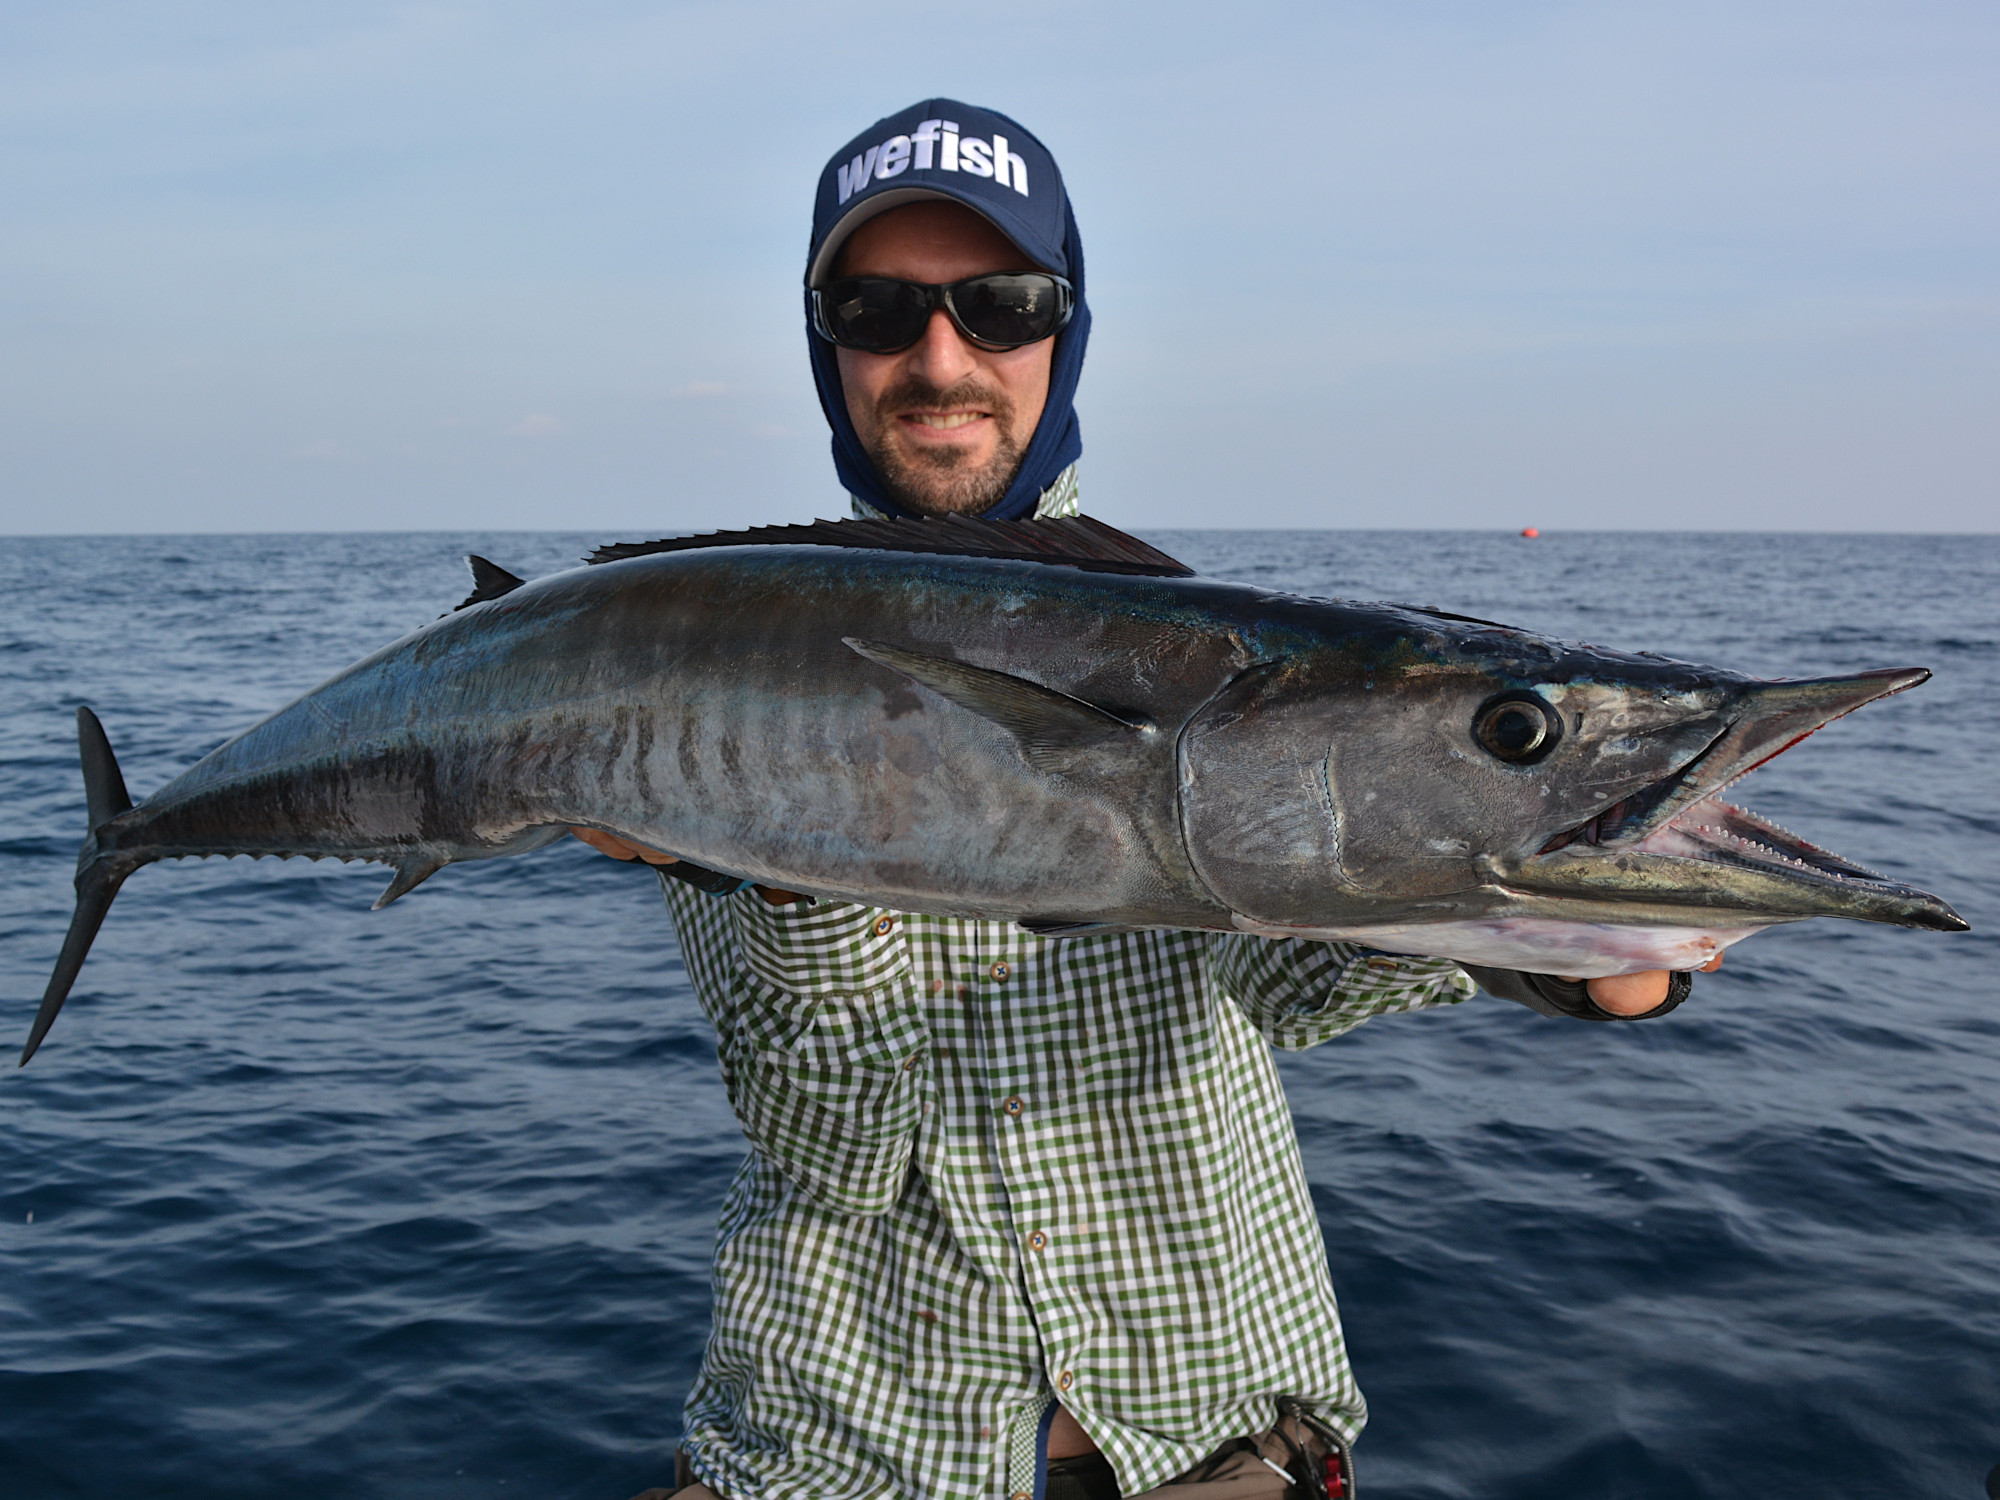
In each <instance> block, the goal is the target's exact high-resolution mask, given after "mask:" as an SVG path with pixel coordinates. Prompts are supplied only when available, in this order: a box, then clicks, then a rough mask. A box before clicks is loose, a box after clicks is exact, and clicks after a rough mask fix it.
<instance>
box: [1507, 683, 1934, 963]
mask: <svg viewBox="0 0 2000 1500" xmlns="http://www.w3.org/2000/svg"><path fill="white" fill-rule="evenodd" d="M1930 675H1931V674H1930V673H1929V672H1928V671H1927V670H1925V669H1924V668H1921V667H1906V668H1891V669H1888V670H1885V671H1877V672H1865V673H1861V674H1859V675H1857V676H1853V677H1830V678H1817V679H1809V680H1801V681H1792V682H1773V683H1757V684H1753V685H1751V686H1749V687H1747V688H1746V689H1745V690H1744V692H1743V694H1742V697H1741V699H1740V701H1739V704H1738V705H1737V708H1736V711H1735V712H1734V713H1733V714H1732V715H1731V717H1730V722H1729V723H1728V726H1727V728H1725V729H1724V730H1723V731H1722V733H1721V734H1720V735H1718V736H1717V738H1716V739H1715V741H1714V742H1713V743H1712V744H1710V745H1709V746H1708V747H1707V748H1706V749H1705V750H1703V751H1702V752H1701V753H1700V754H1699V755H1697V756H1695V757H1694V758H1693V759H1692V760H1691V761H1690V762H1689V763H1688V764H1687V765H1685V766H1683V767H1682V768H1680V769H1679V770H1678V771H1676V772H1674V773H1673V774H1672V775H1670V776H1668V777H1665V778H1663V779H1662V780H1661V781H1659V782H1656V783H1654V784H1653V785H1651V786H1649V787H1646V788H1643V789H1641V790H1640V791H1638V792H1636V793H1633V794H1631V795H1628V796H1626V797H1624V798H1621V799H1620V800H1619V801H1618V802H1616V803H1614V804H1612V805H1611V806H1609V807H1607V808H1605V809H1603V810H1602V811H1601V812H1599V813H1597V814H1596V815H1595V816H1593V817H1591V818H1589V819H1587V820H1586V821H1585V822H1583V823H1581V824H1578V825H1574V826H1572V827H1571V828H1568V829H1565V830H1563V831H1562V832H1560V833H1558V834H1557V835H1556V836H1555V837H1553V838H1551V839H1549V840H1548V842H1547V843H1546V844H1544V845H1543V846H1542V848H1541V849H1540V850H1539V851H1538V852H1536V853H1535V854H1534V855H1532V856H1530V857H1528V858H1526V859H1523V860H1516V861H1508V860H1501V859H1495V858H1487V859H1485V860H1482V861H1481V873H1482V875H1484V876H1485V878H1486V879H1487V880H1488V881H1489V882H1490V883H1492V884H1493V885H1495V886H1498V887H1501V888H1503V889H1505V890H1507V891H1509V892H1512V893H1517V894H1519V895H1521V896H1525V897H1529V898H1531V899H1537V898H1538V899H1540V900H1544V901H1545V900H1548V899H1551V898H1553V899H1555V900H1556V901H1558V902H1561V903H1562V905H1563V906H1564V908H1565V909H1566V910H1565V914H1568V913H1569V912H1575V913H1576V914H1578V915H1579V916H1581V915H1583V914H1584V913H1585V912H1587V910H1588V908H1589V907H1590V906H1591V905H1592V904H1594V903H1604V904H1606V905H1609V906H1627V905H1631V904H1634V903H1638V904H1642V905H1649V906H1657V907H1658V908H1661V909H1662V911H1663V914H1667V913H1672V912H1675V911H1679V910H1684V909H1688V908H1695V909H1702V910H1706V911H1707V912H1710V913H1713V914H1714V916H1715V917H1716V919H1717V920H1718V921H1721V922H1724V923H1726V924H1730V925H1745V924H1747V925H1751V926H1761V925H1767V924H1769V923H1772V922H1785V921H1798V920H1801V919H1804V918H1808V917H1849V918H1854V919H1856V920H1860V921H1864V922H1884V923H1889V924H1891V925H1894V926H1898V927H1919V928H1927V929H1929V930H1931V931H1935V932H1964V931H1966V930H1968V924H1967V923H1966V922H1965V920H1964V919H1963V918H1962V917H1960V916H1959V915H1958V913H1957V912H1955V911H1953V910H1952V909H1951V907H1950V906H1949V905H1947V904H1946V903H1945V902H1944V901H1942V900H1940V899H1939V898H1938V897H1936V896H1933V895H1931V894H1930V893H1929V892H1927V891H1921V890H1918V889H1917V888H1916V887H1914V886H1909V885H1904V884H1902V883H1901V882H1900V881H1895V880H1891V879H1889V878H1888V877H1887V876H1884V875H1882V874H1880V873H1878V872H1876V871H1874V870H1871V869H1869V868H1867V867H1866V866H1865V865H1859V864H1856V863H1854V862H1853V861H1852V860H1848V859H1845V858H1842V857H1841V856H1840V855H1837V854H1833V853H1831V852H1830V851H1828V850H1825V849H1822V848H1820V847H1819V846H1818V845H1816V844H1811V843H1808V842H1807V841H1806V840H1804V839H1802V838H1800V837H1799V836H1798V835H1797V834H1795V833H1792V832H1790V831H1789V830H1787V829H1784V828H1780V827H1779V826H1778V825H1777V824H1775V823H1772V822H1770V821H1768V820H1766V819H1764V818H1760V817H1758V816H1757V815H1756V814H1754V813H1751V812H1748V811H1746V810H1745V809H1743V808H1741V807H1738V806H1736V805H1734V804H1733V803H1730V802H1726V801H1724V800H1723V798H1722V795H1721V794H1722V793H1723V792H1724V791H1726V790H1728V789H1729V788H1730V787H1732V786H1733V785H1734V784H1735V783H1736V782H1738V781H1740V780H1742V779H1743V777H1745V776H1747V775H1749V773H1750V772H1751V771H1754V770H1756V769H1757V768H1758V767H1759V766H1761V765H1764V764H1765V763H1767V762H1768V761H1770V760H1771V759H1773V758H1774V757H1776V756H1778V755H1781V754H1783V753H1784V752H1785V751H1786V750H1788V749H1790V748H1791V747H1792V746H1794V745H1796V744H1798V743H1799V741H1801V740H1803V739H1804V738H1806V736H1807V735H1809V734H1811V733H1813V732H1814V731H1815V730H1817V729H1819V728H1821V727H1822V726H1824V725H1826V724H1829V723H1831V722H1832V721H1833V720H1835V719H1837V718H1840V717H1842V716H1843V715H1845V714H1849V713H1852V712H1853V711H1854V710H1855V709H1857V708H1860V707H1861V706H1862V705H1863V704H1866V703H1872V702H1873V701H1875V700H1876V699H1878V698H1886V697H1888V696H1890V695H1891V694H1893V693H1900V692H1905V691H1907V690H1908V689H1910V688H1913V687H1916V686H1918V685H1920V684H1922V683H1924V682H1926V681H1928V680H1929V678H1930Z"/></svg>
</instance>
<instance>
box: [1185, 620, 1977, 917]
mask: <svg viewBox="0 0 2000 1500" xmlns="http://www.w3.org/2000/svg"><path fill="white" fill-rule="evenodd" d="M1929 676H1930V674H1929V672H1927V671H1925V670H1924V669H1922V668H1895V669H1889V670H1885V671H1877V672H1864V673H1860V674H1857V675H1854V676H1847V677H1829V678H1816V679H1809V680H1794V681H1761V680H1757V679H1753V678H1750V677H1746V676H1744V675H1742V674H1740V673H1735V672H1730V671H1727V670H1724V669H1720V668H1712V667H1702V666H1696V665H1692V664H1689V663H1685V662H1677V661H1672V660H1669V659H1667V658H1664V657H1658V656H1652V655H1649V654H1645V653H1628V652H1616V651H1607V650H1603V649H1600V648H1597V647H1590V646H1580V645H1572V644H1568V643H1564V642H1559V641H1552V640H1549V639H1547V638H1544V637H1541V636H1537V635H1534V634H1531V633H1529V632H1526V631H1518V630H1512V629H1509V628H1507V627H1504V626H1497V625H1491V624H1488V623H1485V622H1479V621H1471V620H1465V619H1462V618H1460V617H1453V616H1444V615H1439V614H1435V613H1432V612H1427V611H1414V610H1402V611H1392V610H1385V611H1382V612H1381V613H1380V617H1379V618H1378V620H1377V621H1376V622H1375V623H1374V625H1373V626H1372V627H1370V628H1365V629H1358V630H1351V631H1349V632H1347V633H1344V634H1342V635H1340V636H1338V637H1332V638H1327V639H1323V640H1322V641H1320V642H1318V643H1315V644H1314V645H1312V646H1311V647H1308V648H1305V649H1298V650H1293V651H1287V652H1283V653H1282V654H1279V655H1277V656H1276V657H1275V658H1274V659H1273V660H1270V661H1267V662H1264V663H1260V664H1259V665H1257V666H1255V667H1252V668H1251V669H1249V670H1247V671H1245V672H1244V673H1243V674H1241V675H1240V676H1239V677H1238V678H1237V679H1236V680H1235V681H1233V682H1232V683H1231V684H1230V685H1229V686H1228V688H1226V689H1225V690H1224V691H1223V692H1222V693H1220V694H1219V695H1218V696H1217V697H1216V698H1215V699H1213V700H1212V701H1211V702H1210V703H1209V704H1208V705H1207V707H1206V708H1205V709H1204V710H1203V712H1202V713H1201V714H1200V715H1198V716H1197V717H1196V718H1195V719H1194V720H1193V721H1192V722H1191V723H1190V724H1189V726H1188V728H1187V729H1186V731H1185V732H1184V733H1183V736H1182V796H1183V807H1184V813H1183V816H1184V819H1185V825H1186V833H1187V841H1188V847H1189V851H1190V855H1191V857H1192V859H1193V860H1194V863H1195V865H1196V869H1197V872H1198V873H1199V874H1200V875H1201V877H1202V879H1203V880H1204V882H1205V883H1207V884H1208V886H1209V887H1210V889H1211V890H1212V891H1214V893H1215V894H1216V895H1217V896H1218V897H1219V898H1220V899H1222V900H1223V901H1225V902H1227V903H1228V904H1229V906H1230V908H1231V910H1232V911H1235V912H1237V913H1239V914H1241V915H1242V916H1244V917H1246V918H1248V919H1251V920H1252V921H1254V922H1256V923H1259V924H1264V925H1266V926H1269V927H1282V928H1287V929H1296V930H1315V931H1329V930H1340V929H1353V928H1356V927H1361V926H1367V925H1371V924H1374V923H1379V922H1385V921H1388V922H1400V923H1412V922H1414V923H1423V922H1450V921H1461V920H1465V919H1468V918H1474V917H1479V918H1490V917H1504V918H1527V919H1553V920H1557V921H1569V922H1590V923H1598V924H1613V925H1641V926H1643V925H1656V926H1663V927H1664V926H1674V927H1696V926H1700V927H1718V928H1720V927H1730V928H1735V929H1754V928H1756V927H1759V926H1766V925H1770V924H1772V923H1775V922H1783V921H1796V920H1799V919H1802V918H1805V917H1814V916H1844V917H1856V918H1860V919H1863V920H1868V921H1877V922H1890V923H1896V924H1898V925H1903V926H1910V927H1929V928H1935V929H1939V930H1962V929H1963V928H1964V926H1965V923H1964V922H1963V921H1962V920H1961V919H1960V918H1959V917H1958V915H1957V914H1956V913H1955V912H1953V911H1952V910H1951V908H1950V907H1949V906H1947V905H1946V904H1945V903H1944V902H1943V901H1941V900H1939V899H1938V898H1937V897H1935V896H1932V895H1929V894H1927V893H1925V892H1923V891H1919V890H1916V889H1914V888H1913V887H1909V886H1905V885H1902V884H1900V883H1898V882H1896V881H1893V880H1890V879H1888V878H1886V877H1884V876H1882V875H1879V874H1877V873H1876V872H1874V871H1872V870H1869V869H1867V868H1865V867H1864V866H1861V865H1858V864H1855V863H1853V862H1852V861H1849V860H1846V859H1843V858H1841V857H1840V856H1838V855H1834V854H1831V853H1829V852H1827V851H1826V850H1824V849H1820V848H1818V847H1817V846H1815V845H1812V844H1809V843H1807V842H1806V841H1805V840H1803V839H1801V838H1799V837H1798V836H1797V835H1795V834H1792V833H1789V832H1787V831H1786V830H1784V829H1781V828H1779V827H1777V826H1776V825H1775V824H1772V823H1770V822H1767V821H1766V820H1764V819H1761V818H1758V817H1757V816H1756V815H1754V814H1752V813H1749V812H1747V811H1745V810H1743V809H1742V808H1740V807H1737V806H1734V805H1733V804H1731V803H1729V802H1727V801H1724V800H1723V796H1722V794H1723V792H1724V791H1725V790H1727V789H1728V788H1729V787H1730V786H1731V785H1732V784H1733V783H1735V782H1736V781H1738V780H1740V779H1741V778H1742V777H1743V776H1745V775H1747V774H1748V773H1749V772H1750V771H1752V770H1754V769H1755V768H1756V767H1758V766H1759V765H1762V764H1763V763H1765V762H1766V761H1768V760H1770V759H1771V758H1772V757H1773V756H1775V755H1778V754H1779V753H1781V752H1782V751H1784V750H1786V749H1787V748H1789V747H1791V746H1792V745H1795V744H1797V743H1798V742H1799V741H1800V740H1802V739H1804V738H1805V737H1806V736H1807V735H1809V734H1811V733H1812V732H1813V731H1814V730H1816V729H1818V728H1820V727H1821V726H1822V725H1824V724H1827V723H1829V722H1831V721H1832V720H1834V719H1837V718H1839V717H1841V716H1842V715H1843V714H1846V713H1850V712H1852V711H1853V710H1854V709H1856V708H1859V707H1861V706H1862V705H1863V704H1866V703H1869V702H1872V701H1873V700H1874V699H1877V698H1882V697H1886V696H1888V695H1890V694H1892V693H1897V692H1901V691H1904V690H1905V689H1908V688H1912V687H1915V686H1917V685H1918V684H1920V683H1922V682H1923V681H1925V680H1926V679H1927V678H1928V677H1929Z"/></svg>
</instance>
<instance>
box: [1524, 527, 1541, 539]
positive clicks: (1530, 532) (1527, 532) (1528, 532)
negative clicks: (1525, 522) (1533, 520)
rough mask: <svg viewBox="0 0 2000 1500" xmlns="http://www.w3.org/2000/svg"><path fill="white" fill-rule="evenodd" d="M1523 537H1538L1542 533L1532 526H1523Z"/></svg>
mask: <svg viewBox="0 0 2000 1500" xmlns="http://www.w3.org/2000/svg"><path fill="white" fill-rule="evenodd" d="M1521 535H1522V536H1525V537H1538V536H1540V535H1541V532H1539V531H1538V530H1536V529H1535V528H1534V527H1532V526H1523V527H1522V528H1521Z"/></svg>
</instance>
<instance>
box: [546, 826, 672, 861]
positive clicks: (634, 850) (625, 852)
mask: <svg viewBox="0 0 2000 1500" xmlns="http://www.w3.org/2000/svg"><path fill="white" fill-rule="evenodd" d="M570 832H571V833H573V834H575V835H576V836H577V837H578V838H580V839H582V840H583V841H584V842H585V843H586V844H588V845H590V847H591V848H593V849H595V850H596V851H597V852H598V853H599V854H608V855H610V856H611V857H612V858H613V859H626V860H631V859H643V860H644V861H645V862H646V863H647V864H649V865H677V864H679V863H680V859H679V858H678V857H677V856H675V855H672V854H662V853H660V851H659V850H657V849H641V848H640V847H639V846H638V845H637V844H628V843H626V842H625V840H623V839H621V838H620V837H618V835H617V834H615V833H605V832H604V831H603V830H601V829H597V828H572V829H571V830H570Z"/></svg>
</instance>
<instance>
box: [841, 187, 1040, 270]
mask: <svg viewBox="0 0 2000 1500" xmlns="http://www.w3.org/2000/svg"><path fill="white" fill-rule="evenodd" d="M926 199H930V200H935V201H938V202H943V203H956V204H958V205H959V206H960V207H962V208H969V209H971V210H972V211H973V212H974V213H976V214H978V215H979V217H980V218H982V219H984V220H985V221H986V222H987V223H989V224H991V225H992V226H993V227H994V228H995V229H997V230H999V231H1000V232H1001V233H1002V234H1004V235H1006V236H1007V243H1008V244H1010V245H1012V246H1013V247H1014V248H1015V249H1016V250H1020V251H1021V254H1022V255H1024V256H1027V259H1028V262H1029V264H1031V265H1035V266H1039V267H1041V269H1042V270H1047V269H1049V268H1048V267H1047V266H1043V265H1042V263H1041V262H1040V261H1039V260H1038V259H1036V258H1035V257H1034V256H1032V255H1029V254H1028V252H1027V251H1026V250H1024V249H1022V247H1021V242H1020V241H1019V240H1017V239H1016V238H1015V237H1014V236H1013V235H1012V234H1009V233H1008V231H1007V226H1006V225H1004V224H1002V223H1001V222H1000V221H999V220H998V219H996V218H994V217H993V215H991V214H989V213H988V212H986V210H985V209H984V208H982V207H980V205H979V204H978V202H977V201H975V200H974V199H972V198H971V197H961V196H960V195H959V194H957V193H953V192H948V191H946V190H945V189H943V188H935V187H898V188H889V189H887V190H886V191H884V192H880V193H876V194H874V195H873V196H872V197H868V198H863V199H862V200H861V201H860V202H859V203H857V204H855V205H854V207H852V208H850V209H849V210H848V211H847V212H846V213H844V214H842V215H841V216H840V218H839V219H837V220H835V221H834V226H833V228H832V229H830V230H829V231H827V236H826V241H825V243H824V244H822V245H821V246H820V247H819V254H817V255H815V256H814V257H813V262H812V265H811V266H810V267H808V268H807V270H806V285H807V286H809V287H812V288H815V289H817V288H819V287H823V286H824V285H826V283H827V281H828V279H829V278H830V277H831V276H832V274H833V266H834V262H835V261H837V260H839V259H840V247H841V246H843V245H845V244H846V243H847V239H848V236H849V235H851V234H853V233H854V231H855V230H857V229H859V228H860V227H861V226H862V225H863V224H866V223H867V222H868V221H869V220H870V219H872V218H874V217H875V216H876V215H878V214H885V213H887V212H888V211H889V210H890V209H892V208H901V207H902V206H903V205H904V204H906V203H922V202H924V201H925V200H926Z"/></svg>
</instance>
